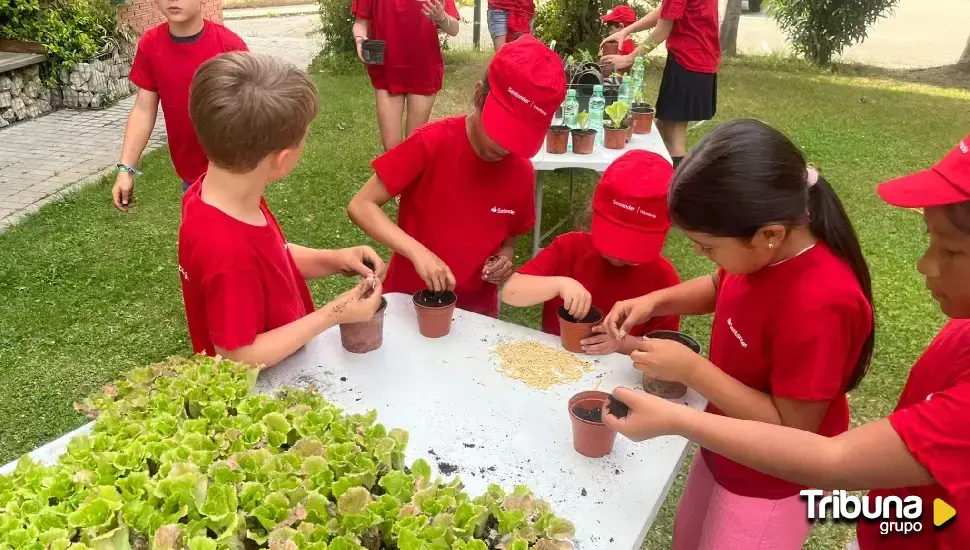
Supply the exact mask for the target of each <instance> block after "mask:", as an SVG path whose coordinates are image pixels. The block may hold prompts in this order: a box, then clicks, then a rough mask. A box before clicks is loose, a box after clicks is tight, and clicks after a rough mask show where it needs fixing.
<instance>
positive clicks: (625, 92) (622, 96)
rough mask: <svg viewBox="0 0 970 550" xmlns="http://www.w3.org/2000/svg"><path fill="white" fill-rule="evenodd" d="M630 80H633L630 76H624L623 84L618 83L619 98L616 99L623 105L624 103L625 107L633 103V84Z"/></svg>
mask: <svg viewBox="0 0 970 550" xmlns="http://www.w3.org/2000/svg"><path fill="white" fill-rule="evenodd" d="M632 80H633V77H632V76H624V77H623V82H621V83H620V92H619V97H618V98H617V99H619V100H620V101H622V102H623V103H626V104H627V105H631V104H632V103H633V83H632V82H631V81H632Z"/></svg>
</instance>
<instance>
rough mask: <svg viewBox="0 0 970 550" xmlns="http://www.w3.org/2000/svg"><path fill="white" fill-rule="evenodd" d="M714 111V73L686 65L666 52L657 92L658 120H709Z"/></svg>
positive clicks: (715, 96) (715, 95)
mask: <svg viewBox="0 0 970 550" xmlns="http://www.w3.org/2000/svg"><path fill="white" fill-rule="evenodd" d="M715 113H717V73H698V72H694V71H689V70H687V69H685V68H684V67H683V66H682V65H681V64H680V63H678V62H677V59H676V58H674V55H673V54H672V53H670V52H667V64H666V65H665V66H664V74H663V78H662V79H661V81H660V92H658V94H657V120H670V121H684V122H690V121H698V120H710V119H712V118H714V114H715Z"/></svg>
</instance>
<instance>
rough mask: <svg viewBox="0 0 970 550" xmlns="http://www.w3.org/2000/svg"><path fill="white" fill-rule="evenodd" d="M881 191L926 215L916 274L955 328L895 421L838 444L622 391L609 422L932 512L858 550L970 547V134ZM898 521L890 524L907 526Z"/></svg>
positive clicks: (918, 367) (869, 525) (937, 343)
mask: <svg viewBox="0 0 970 550" xmlns="http://www.w3.org/2000/svg"><path fill="white" fill-rule="evenodd" d="M878 192H879V195H880V196H881V197H882V198H883V200H885V201H886V202H887V203H889V204H891V205H893V206H898V207H904V208H922V209H923V221H924V222H925V224H926V229H927V232H928V233H929V247H928V248H927V250H926V252H925V253H924V254H923V257H922V258H921V259H920V260H919V262H918V263H917V264H916V268H917V269H918V270H919V272H920V273H922V274H923V276H924V277H925V278H926V287H927V289H929V291H930V293H931V295H932V296H933V299H934V300H936V301H937V302H938V303H939V305H940V309H941V310H942V311H943V313H944V314H946V316H947V317H949V318H950V321H949V322H948V323H947V324H946V325H945V326H944V327H943V329H942V330H941V331H940V333H939V334H938V335H937V336H936V338H935V339H934V340H933V342H932V343H930V345H929V347H927V348H926V351H924V352H923V355H922V356H921V357H920V358H919V360H918V361H917V362H916V364H915V365H913V368H912V370H911V371H910V373H909V379H908V380H907V381H906V385H905V387H904V388H903V393H902V395H901V396H900V398H899V403H898V404H897V405H896V409H895V411H894V412H893V413H892V414H890V415H889V417H887V418H882V419H879V420H875V421H872V422H869V423H867V424H864V425H862V426H859V427H857V428H854V429H852V430H849V431H847V432H846V433H844V434H842V435H840V436H838V437H834V438H831V439H830V438H826V437H821V436H819V435H816V434H813V433H811V432H809V431H802V430H797V429H793V428H791V427H786V426H779V425H776V424H777V423H774V422H750V421H748V420H744V419H736V418H729V417H726V416H721V415H714V414H707V413H699V412H695V411H692V410H690V409H688V408H686V407H682V406H677V405H675V404H673V403H669V402H666V401H663V400H661V399H656V398H654V397H652V396H650V395H646V394H644V393H642V392H634V391H631V390H627V389H624V388H618V389H617V390H616V391H615V392H614V395H616V397H617V398H618V399H620V400H622V401H623V402H625V403H626V404H627V405H629V406H630V414H629V415H628V416H626V417H625V418H623V419H619V418H616V417H615V416H612V415H609V414H607V415H606V416H605V419H606V420H605V421H606V423H607V424H608V425H610V426H611V427H612V428H614V429H615V430H617V431H619V432H620V433H622V434H624V435H626V436H627V437H629V438H630V439H633V440H634V441H642V440H644V439H648V438H652V437H657V436H661V435H668V434H677V435H681V436H684V437H688V438H690V439H692V440H693V441H696V442H697V443H699V444H700V445H701V446H703V447H704V448H706V449H709V450H710V451H711V452H716V453H718V454H719V455H721V456H724V457H727V458H729V459H731V460H734V461H737V462H738V463H741V464H745V465H746V466H748V467H751V468H754V469H755V470H758V471H760V472H765V473H768V474H771V475H773V476H777V477H779V478H781V479H785V480H788V481H790V482H793V483H797V484H800V485H805V486H809V487H818V488H819V489H833V490H862V489H870V491H869V494H868V501H869V505H868V506H866V508H867V509H870V510H871V509H873V508H874V507H875V504H874V501H875V500H876V499H877V498H879V497H882V499H883V500H885V499H886V498H888V497H897V498H899V499H900V500H902V501H903V502H904V504H905V505H906V506H910V504H911V503H914V502H916V501H918V502H920V503H921V507H922V516H921V517H920V518H919V519H917V520H916V522H917V523H918V525H916V526H915V527H918V528H919V529H918V530H916V529H915V528H914V529H912V530H911V531H910V533H908V534H900V533H895V532H893V533H889V532H887V533H885V534H883V533H882V532H881V527H882V525H881V524H884V523H885V522H881V521H871V520H866V519H861V521H859V522H858V523H857V526H856V532H857V536H858V540H857V541H856V542H854V543H853V544H851V545H850V548H857V549H858V548H861V550H878V549H892V550H925V549H938V550H943V549H948V550H957V549H962V548H970V517H968V516H967V515H966V512H967V511H970V430H968V429H967V418H970V283H968V281H970V136H967V138H965V139H964V141H962V142H961V143H960V144H959V145H958V146H957V147H955V148H954V149H953V150H952V151H951V152H950V153H949V154H947V156H946V157H944V158H943V160H941V161H940V162H939V163H937V164H936V166H934V167H933V169H931V170H926V171H924V172H918V173H915V174H911V175H908V176H904V177H902V178H899V179H896V180H893V181H890V182H887V183H884V184H882V185H880V186H879V188H878ZM936 499H940V500H941V501H942V502H943V503H946V504H947V505H948V506H950V507H952V508H953V509H954V510H956V516H955V517H953V518H952V519H948V520H947V523H946V524H944V525H942V526H941V527H940V528H937V527H936V526H935V525H934V511H933V509H934V507H936V506H938V504H936ZM817 502H818V498H816V503H817ZM850 508H851V507H850ZM941 508H942V507H941ZM895 511H896V510H895V508H893V512H894V513H893V514H892V516H891V517H890V518H888V521H889V522H893V523H899V522H900V519H899V518H897V516H896V515H895ZM944 511H945V509H944ZM961 514H962V515H961ZM947 516H949V514H946V515H943V516H941V517H940V519H941V520H942V519H944V518H947ZM737 548H741V546H737Z"/></svg>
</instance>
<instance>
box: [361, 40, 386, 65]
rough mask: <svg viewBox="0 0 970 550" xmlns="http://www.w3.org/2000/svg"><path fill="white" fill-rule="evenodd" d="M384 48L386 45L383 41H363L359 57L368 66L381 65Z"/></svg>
mask: <svg viewBox="0 0 970 550" xmlns="http://www.w3.org/2000/svg"><path fill="white" fill-rule="evenodd" d="M386 47H387V43H386V42H384V41H383V40H364V42H363V43H362V44H361V46H360V55H361V57H363V58H364V63H367V64H368V65H383V64H384V49H385V48H386Z"/></svg>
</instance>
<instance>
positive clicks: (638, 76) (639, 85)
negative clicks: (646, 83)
mask: <svg viewBox="0 0 970 550" xmlns="http://www.w3.org/2000/svg"><path fill="white" fill-rule="evenodd" d="M632 76H633V82H632V84H633V95H634V96H636V93H637V90H642V89H643V58H642V57H638V58H636V59H634V60H633V75H632Z"/></svg>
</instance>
